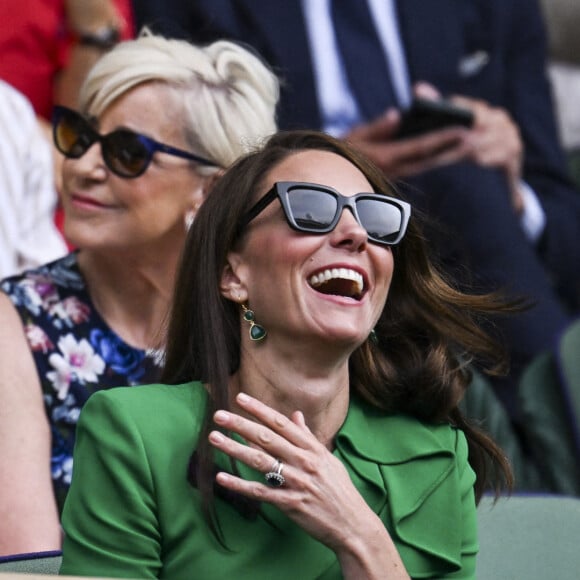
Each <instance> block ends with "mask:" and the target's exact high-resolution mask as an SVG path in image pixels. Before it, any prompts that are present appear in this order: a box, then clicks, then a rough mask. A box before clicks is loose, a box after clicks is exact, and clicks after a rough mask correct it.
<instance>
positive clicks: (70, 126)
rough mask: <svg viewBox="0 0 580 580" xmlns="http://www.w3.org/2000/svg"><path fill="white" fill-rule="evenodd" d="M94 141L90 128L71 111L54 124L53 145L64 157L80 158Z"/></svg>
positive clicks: (81, 118) (93, 134)
mask: <svg viewBox="0 0 580 580" xmlns="http://www.w3.org/2000/svg"><path fill="white" fill-rule="evenodd" d="M95 140H96V138H95V133H94V131H93V129H92V127H91V126H90V125H89V124H88V123H87V121H86V120H85V119H83V117H81V116H80V115H78V114H76V113H74V112H73V111H70V112H65V113H63V114H62V115H61V116H60V117H59V119H58V120H57V122H56V124H55V127H54V141H55V145H56V147H57V149H58V150H59V151H60V152H61V153H62V154H63V155H65V156H66V157H72V158H74V159H77V158H79V157H81V156H82V155H84V154H85V153H86V151H87V149H88V148H89V147H90V146H91V145H92V144H93V143H94V142H95Z"/></svg>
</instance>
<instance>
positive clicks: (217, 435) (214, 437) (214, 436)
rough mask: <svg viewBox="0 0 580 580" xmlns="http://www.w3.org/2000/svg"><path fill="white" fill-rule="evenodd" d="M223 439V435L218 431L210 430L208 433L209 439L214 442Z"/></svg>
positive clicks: (219, 441)
mask: <svg viewBox="0 0 580 580" xmlns="http://www.w3.org/2000/svg"><path fill="white" fill-rule="evenodd" d="M224 439H225V437H224V436H223V435H222V434H221V433H220V432H219V431H212V432H211V433H210V434H209V440H210V441H213V442H214V443H221V442H222V441H223V440H224Z"/></svg>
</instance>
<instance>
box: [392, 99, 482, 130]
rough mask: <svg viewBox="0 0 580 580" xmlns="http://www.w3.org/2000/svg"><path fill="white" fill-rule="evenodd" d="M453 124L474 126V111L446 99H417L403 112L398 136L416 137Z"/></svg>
mask: <svg viewBox="0 0 580 580" xmlns="http://www.w3.org/2000/svg"><path fill="white" fill-rule="evenodd" d="M452 126H462V127H468V128H470V127H472V126H473V113H472V112H471V111H470V110H468V109H463V108H461V107H457V106H456V105H452V104H451V103H449V102H447V101H444V100H441V101H431V100H427V99H415V100H414V101H413V104H412V105H411V107H410V108H409V109H407V111H405V112H404V113H403V115H402V119H401V125H400V127H399V130H398V131H397V135H396V137H397V139H404V138H406V137H415V136H417V135H422V134H424V133H429V132H430V131H436V130H437V129H444V128H446V127H452Z"/></svg>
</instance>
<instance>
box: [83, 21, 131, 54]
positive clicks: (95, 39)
mask: <svg viewBox="0 0 580 580" xmlns="http://www.w3.org/2000/svg"><path fill="white" fill-rule="evenodd" d="M78 39H79V44H81V45H83V46H94V47H95V48H100V49H101V50H109V49H110V48H113V46H115V44H117V43H118V42H119V40H120V39H121V32H120V31H119V29H118V28H117V27H115V26H112V25H108V26H102V27H101V28H98V29H97V30H95V31H94V32H81V33H80V34H79V35H78Z"/></svg>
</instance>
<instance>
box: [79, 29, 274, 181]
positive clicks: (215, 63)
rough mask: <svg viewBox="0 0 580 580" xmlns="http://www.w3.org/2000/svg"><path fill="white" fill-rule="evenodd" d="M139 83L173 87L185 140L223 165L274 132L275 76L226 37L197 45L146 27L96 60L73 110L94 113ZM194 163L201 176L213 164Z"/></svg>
mask: <svg viewBox="0 0 580 580" xmlns="http://www.w3.org/2000/svg"><path fill="white" fill-rule="evenodd" d="M143 83H160V84H162V85H166V86H168V87H169V88H170V89H172V90H174V91H175V93H176V97H177V99H179V100H178V101H177V102H178V103H179V102H181V103H182V105H183V115H182V117H181V120H182V123H183V130H184V138H185V140H186V143H187V144H188V145H189V147H190V148H191V151H192V152H194V153H197V154H198V155H200V156H202V157H205V158H207V159H211V160H212V161H215V162H216V163H217V164H218V165H219V166H220V167H222V168H225V167H228V166H229V165H231V164H232V163H233V162H234V161H235V160H236V159H237V158H238V157H240V156H241V155H242V154H244V153H246V152H248V151H250V150H252V149H254V148H255V147H256V146H257V145H259V144H260V143H261V141H262V140H264V138H265V137H267V136H269V135H271V134H272V133H274V132H275V131H276V120H275V109H276V104H277V102H278V97H279V83H278V79H277V78H276V76H275V75H274V74H273V73H272V72H271V71H270V70H269V68H268V67H267V66H266V65H265V64H264V63H263V62H262V61H261V60H260V59H259V58H258V57H257V56H255V55H254V54H253V53H251V52H250V51H249V50H247V49H245V48H243V47H242V46H240V45H237V44H235V43H233V42H229V41H224V40H220V41H217V42H213V43H212V44H209V45H207V46H196V45H193V44H190V43H189V42H186V41H183V40H175V39H167V38H164V37H162V36H157V35H154V34H152V33H150V32H149V31H148V30H147V29H145V30H143V31H142V32H141V34H140V35H139V37H138V38H136V39H135V40H129V41H125V42H121V43H119V44H118V45H116V46H115V47H114V48H113V49H112V50H111V51H110V52H108V53H107V54H105V55H104V56H103V57H101V59H100V60H99V61H98V62H97V63H96V64H95V66H94V67H93V68H92V69H91V71H90V72H89V74H88V76H87V78H86V80H85V82H84V84H83V86H82V88H81V91H80V96H79V106H80V109H81V111H83V113H85V114H88V115H91V116H94V117H99V116H100V115H101V114H102V113H103V112H104V111H105V109H106V108H107V107H108V106H109V105H111V103H113V101H115V100H116V99H118V98H119V97H120V96H122V95H124V94H125V93H127V92H128V91H130V90H131V89H133V88H135V87H136V86H138V85H141V84H143ZM196 169H197V171H198V172H199V173H200V174H202V175H209V174H211V173H214V172H216V171H218V170H219V169H218V168H215V167H204V166H197V167H196Z"/></svg>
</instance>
